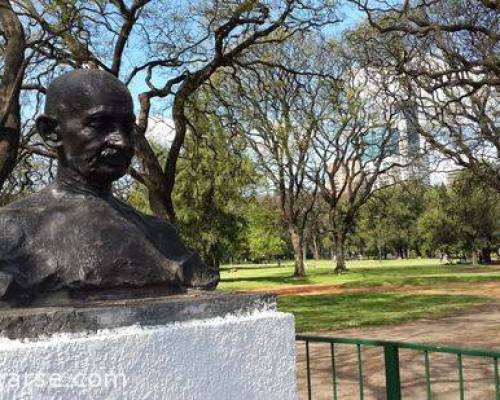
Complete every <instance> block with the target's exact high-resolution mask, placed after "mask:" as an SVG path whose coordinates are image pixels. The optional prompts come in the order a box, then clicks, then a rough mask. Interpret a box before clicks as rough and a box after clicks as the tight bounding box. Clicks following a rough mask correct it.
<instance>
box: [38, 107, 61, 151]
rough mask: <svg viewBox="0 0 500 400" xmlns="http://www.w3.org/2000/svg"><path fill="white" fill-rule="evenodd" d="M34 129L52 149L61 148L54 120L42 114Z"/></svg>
mask: <svg viewBox="0 0 500 400" xmlns="http://www.w3.org/2000/svg"><path fill="white" fill-rule="evenodd" d="M36 128H37V129H38V133H39V134H40V136H41V137H42V138H43V140H44V141H45V143H46V144H47V145H48V146H49V147H52V148H54V149H55V148H57V147H61V146H62V143H61V138H60V137H59V134H58V132H57V131H58V129H57V128H58V124H57V120H56V119H55V118H52V117H49V116H48V115H45V114H42V115H40V116H39V117H38V118H37V119H36Z"/></svg>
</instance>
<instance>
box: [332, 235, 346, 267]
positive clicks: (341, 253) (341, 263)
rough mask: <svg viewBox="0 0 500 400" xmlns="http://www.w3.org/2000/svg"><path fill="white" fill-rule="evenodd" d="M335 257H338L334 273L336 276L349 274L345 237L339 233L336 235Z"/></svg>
mask: <svg viewBox="0 0 500 400" xmlns="http://www.w3.org/2000/svg"><path fill="white" fill-rule="evenodd" d="M334 237H335V256H336V266H335V270H334V272H335V273H336V274H341V273H343V272H347V267H346V263H345V237H344V234H343V233H342V232H337V233H336V234H335V236H334Z"/></svg>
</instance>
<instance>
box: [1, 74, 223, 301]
mask: <svg viewBox="0 0 500 400" xmlns="http://www.w3.org/2000/svg"><path fill="white" fill-rule="evenodd" d="M134 121H135V117H134V113H133V103H132V98H131V95H130V93H129V91H128V89H127V87H126V86H125V85H124V84H123V83H121V82H120V81H119V80H118V79H116V78H115V77H114V76H112V75H111V74H108V73H107V72H104V71H97V70H76V71H73V72H70V73H67V74H65V75H62V76H61V77H59V78H58V79H56V80H54V82H53V83H52V84H51V85H50V87H49V88H48V92H47V98H46V104H45V113H44V114H43V115H41V116H39V117H38V119H37V128H38V131H39V133H40V134H41V135H42V137H44V139H45V140H46V142H47V144H48V145H49V146H52V147H53V148H54V149H55V150H56V151H57V154H58V171H57V178H56V180H55V182H54V183H52V184H51V185H49V186H47V187H46V188H45V189H43V190H41V191H40V192H38V193H36V194H35V195H33V196H31V197H28V198H25V199H23V200H21V201H18V202H14V203H12V204H10V205H8V206H7V207H4V208H1V209H0V299H1V300H3V301H8V302H11V303H12V302H14V303H16V302H31V301H33V300H35V299H40V298H44V297H46V296H50V295H51V294H54V293H55V292H59V291H68V292H69V293H71V292H75V293H76V292H81V291H83V292H89V291H90V292H92V291H106V290H110V289H113V290H117V289H118V290H123V291H124V292H126V289H127V288H131V289H132V288H149V287H151V288H155V290H156V291H157V290H158V289H160V291H161V288H165V290H168V291H172V289H183V288H198V289H200V288H201V289H213V288H215V286H216V285H217V283H218V281H219V275H218V272H217V271H215V270H212V269H210V268H209V267H207V266H206V265H205V264H204V262H203V261H202V260H201V259H200V257H199V255H198V254H197V253H195V252H193V251H190V250H188V249H187V248H186V247H185V246H184V245H183V244H182V242H181V241H180V239H179V236H178V234H177V232H176V229H175V228H174V227H173V226H172V225H171V224H168V223H166V222H164V221H162V220H160V219H158V218H155V217H152V216H148V215H145V214H142V213H140V212H139V211H137V210H135V209H134V208H132V207H131V206H129V205H128V204H126V203H124V202H122V201H120V200H119V199H118V198H116V197H115V196H113V194H112V193H111V185H112V183H113V181H115V180H117V179H118V178H120V177H122V176H123V175H124V174H125V173H126V171H127V168H128V167H129V165H130V162H131V160H132V157H133V155H134Z"/></svg>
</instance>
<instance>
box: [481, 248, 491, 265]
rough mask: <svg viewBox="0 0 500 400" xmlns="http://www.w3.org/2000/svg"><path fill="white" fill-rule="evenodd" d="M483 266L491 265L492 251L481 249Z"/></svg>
mask: <svg viewBox="0 0 500 400" xmlns="http://www.w3.org/2000/svg"><path fill="white" fill-rule="evenodd" d="M481 264H491V249H490V248H483V249H481Z"/></svg>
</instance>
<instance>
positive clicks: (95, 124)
mask: <svg viewBox="0 0 500 400" xmlns="http://www.w3.org/2000/svg"><path fill="white" fill-rule="evenodd" d="M88 126H90V127H91V128H94V129H102V128H104V127H106V121H105V120H103V119H101V118H98V119H93V120H91V121H90V122H89V123H88Z"/></svg>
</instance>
